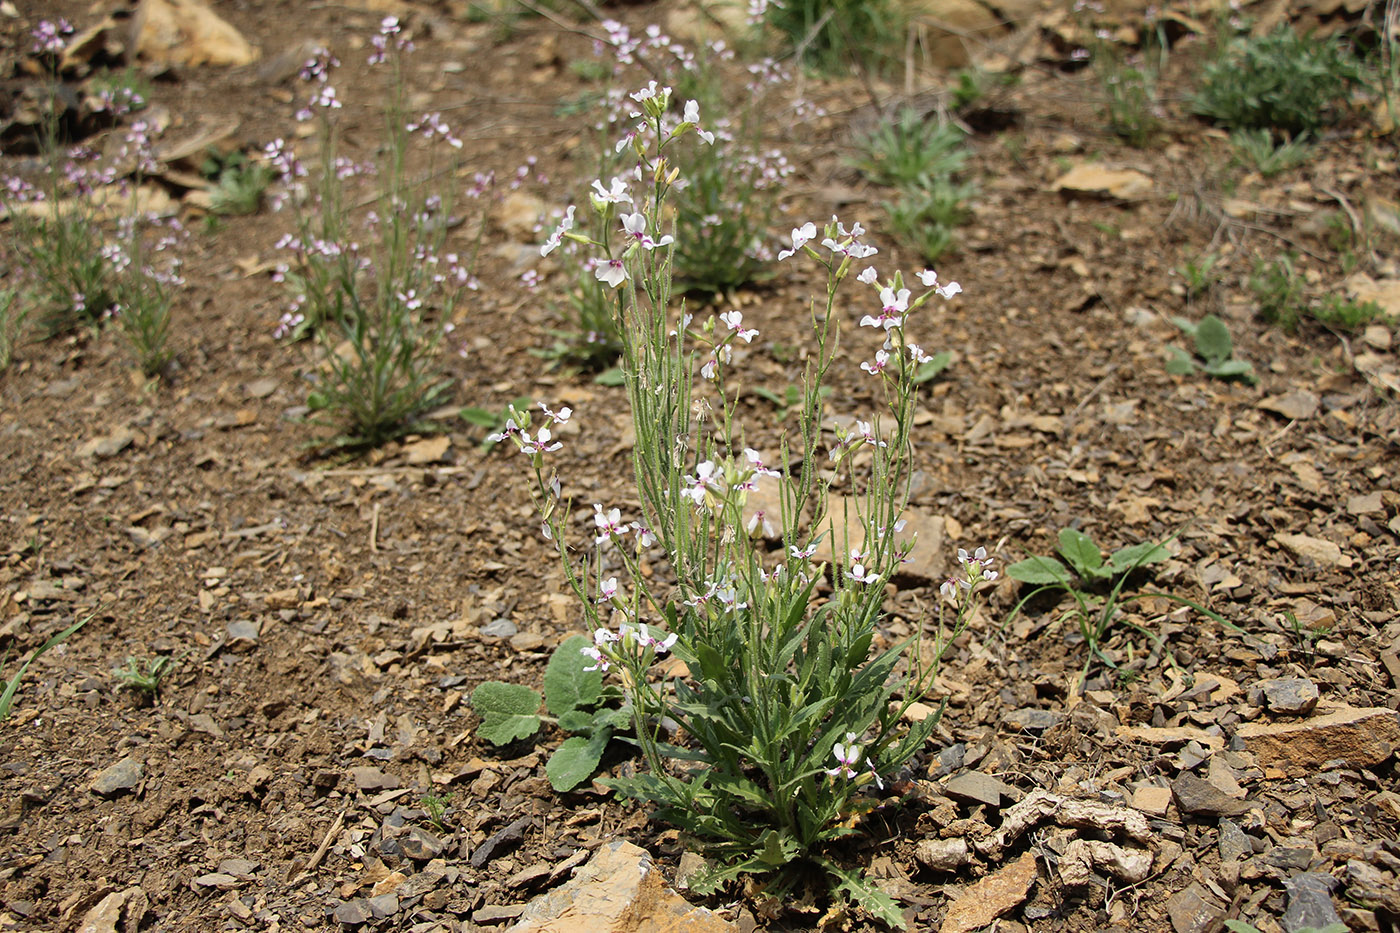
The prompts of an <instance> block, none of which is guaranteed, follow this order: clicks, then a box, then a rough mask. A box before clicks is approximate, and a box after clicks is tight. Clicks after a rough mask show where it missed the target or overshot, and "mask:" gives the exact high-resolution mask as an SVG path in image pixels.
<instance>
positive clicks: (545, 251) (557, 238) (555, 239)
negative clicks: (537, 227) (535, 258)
mask: <svg viewBox="0 0 1400 933" xmlns="http://www.w3.org/2000/svg"><path fill="white" fill-rule="evenodd" d="M594 184H595V185H596V184H597V182H594ZM574 210H575V208H574V205H572V204H570V205H569V209H568V210H566V211H565V212H564V219H563V220H561V221H559V226H557V227H555V228H554V232H553V233H551V234H550V235H549V239H548V240H545V243H544V245H543V246H541V247H540V255H541V256H548V255H549V254H550V253H552V252H554V250H555V249H557V248H558V246H559V244H560V243H561V242H562V241H563V239H564V234H566V233H568V232H569V231H570V230H572V229H574Z"/></svg>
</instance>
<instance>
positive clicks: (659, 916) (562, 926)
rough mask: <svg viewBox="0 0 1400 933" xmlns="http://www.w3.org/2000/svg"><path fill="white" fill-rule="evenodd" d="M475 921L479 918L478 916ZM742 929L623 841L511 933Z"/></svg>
mask: <svg viewBox="0 0 1400 933" xmlns="http://www.w3.org/2000/svg"><path fill="white" fill-rule="evenodd" d="M1032 867H1034V857H1033V856H1032ZM472 919H473V920H477V918H476V916H475V915H473V917H472ZM477 922H480V921H479V920H478V921H477ZM738 929H739V927H738V925H737V924H734V923H731V922H730V921H728V920H723V919H721V918H720V917H719V916H717V915H716V914H714V913H712V912H711V911H709V910H707V909H706V908H703V907H692V906H691V905H690V904H688V903H686V901H685V900H684V899H682V898H681V897H680V895H678V894H676V893H675V892H674V891H671V890H670V889H669V888H667V887H666V886H665V882H664V881H663V880H662V877H661V872H659V871H657V870H655V866H654V865H653V864H652V860H651V856H650V855H648V854H647V852H646V850H645V849H641V848H639V847H637V846H634V845H632V844H631V843H630V842H626V841H623V840H621V839H617V840H614V841H612V842H609V843H607V844H606V845H604V846H603V847H601V848H600V849H598V851H597V852H596V853H594V855H593V858H592V859H590V860H589V862H588V864H586V865H584V866H583V867H582V868H581V869H579V872H578V874H577V875H575V876H574V878H573V879H572V880H570V881H569V882H567V883H566V884H564V885H562V886H561V887H559V888H556V889H555V890H553V891H550V892H549V893H547V894H543V895H541V896H539V897H537V898H535V899H534V900H533V901H531V902H530V903H529V904H528V905H527V906H526V907H525V909H524V910H523V911H522V912H521V913H520V919H519V921H518V922H516V923H515V924H514V925H513V926H511V927H510V930H509V933H612V931H615V930H637V931H641V930H668V931H669V930H674V931H677V933H681V931H684V933H737V931H738Z"/></svg>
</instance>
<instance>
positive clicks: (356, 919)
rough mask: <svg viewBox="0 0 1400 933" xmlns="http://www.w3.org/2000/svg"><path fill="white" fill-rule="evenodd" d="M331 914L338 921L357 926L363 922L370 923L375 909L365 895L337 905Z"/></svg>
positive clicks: (349, 925)
mask: <svg viewBox="0 0 1400 933" xmlns="http://www.w3.org/2000/svg"><path fill="white" fill-rule="evenodd" d="M331 916H332V917H334V918H335V921H336V923H343V924H344V925H345V926H348V927H357V926H359V925H360V924H362V923H368V922H369V921H370V920H371V919H373V917H374V911H373V910H372V909H371V908H370V906H369V901H368V900H366V899H365V898H363V897H357V898H355V899H354V900H349V901H346V902H345V903H343V904H341V905H340V906H339V907H337V908H336V909H335V910H334V911H333V912H332V913H331Z"/></svg>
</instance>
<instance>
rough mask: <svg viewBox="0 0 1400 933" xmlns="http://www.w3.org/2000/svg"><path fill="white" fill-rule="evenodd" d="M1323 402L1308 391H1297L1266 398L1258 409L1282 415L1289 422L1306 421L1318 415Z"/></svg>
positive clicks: (1259, 404)
mask: <svg viewBox="0 0 1400 933" xmlns="http://www.w3.org/2000/svg"><path fill="white" fill-rule="evenodd" d="M1321 404H1322V400H1321V399H1319V398H1318V397H1317V396H1316V395H1315V394H1313V393H1312V392H1309V391H1308V390H1307V389H1295V390H1294V391H1292V392H1288V393H1285V394H1283V395H1276V396H1274V397H1273V398H1266V399H1264V400H1263V401H1262V402H1259V403H1258V405H1257V406H1256V407H1258V408H1262V409H1264V410H1265V411H1271V412H1274V413H1275V414H1279V415H1282V416H1283V417H1285V418H1287V419H1288V420H1289V421H1306V420H1307V419H1309V418H1311V417H1312V416H1313V415H1316V414H1317V409H1318V407H1319V406H1321Z"/></svg>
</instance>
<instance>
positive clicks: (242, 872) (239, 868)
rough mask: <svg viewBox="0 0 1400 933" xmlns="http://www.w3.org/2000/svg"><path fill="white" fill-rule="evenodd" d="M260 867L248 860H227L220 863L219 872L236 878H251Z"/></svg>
mask: <svg viewBox="0 0 1400 933" xmlns="http://www.w3.org/2000/svg"><path fill="white" fill-rule="evenodd" d="M259 867H261V866H260V865H259V864H258V863H257V862H255V861H253V860H252V859H246V858H226V859H223V860H221V861H220V862H219V871H221V872H223V873H224V874H226V875H233V876H234V877H235V878H251V877H253V874H254V873H255V872H256V871H257V870H258V868H259Z"/></svg>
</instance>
